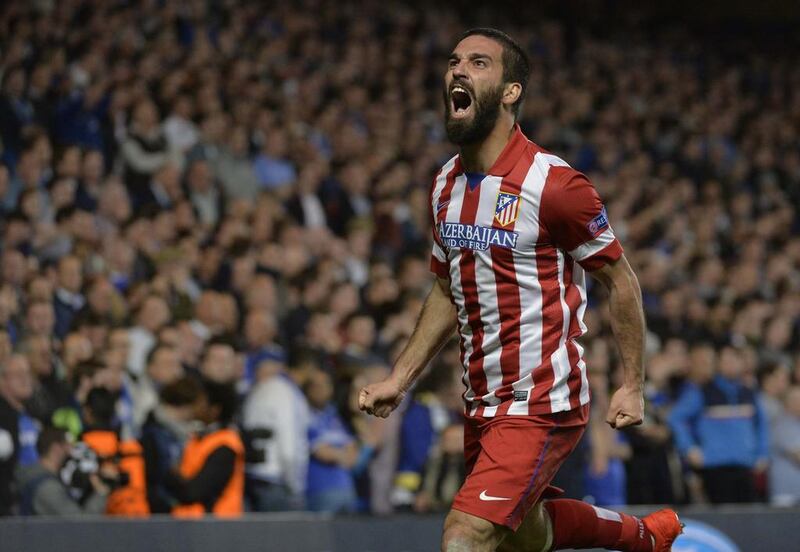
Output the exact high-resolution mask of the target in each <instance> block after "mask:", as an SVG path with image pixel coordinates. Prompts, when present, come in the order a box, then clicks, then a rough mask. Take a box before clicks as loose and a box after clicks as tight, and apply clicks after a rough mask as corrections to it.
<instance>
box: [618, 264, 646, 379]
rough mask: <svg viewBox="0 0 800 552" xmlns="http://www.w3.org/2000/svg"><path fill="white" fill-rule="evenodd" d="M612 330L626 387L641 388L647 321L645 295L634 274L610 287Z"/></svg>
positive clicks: (623, 276)
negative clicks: (645, 317)
mask: <svg viewBox="0 0 800 552" xmlns="http://www.w3.org/2000/svg"><path fill="white" fill-rule="evenodd" d="M609 309H610V313H611V329H612V330H613V332H614V338H615V339H616V341H617V346H618V347H619V352H620V356H621V357H622V364H623V368H624V385H625V386H627V387H637V388H641V386H642V385H643V383H644V335H645V321H644V311H643V310H642V292H641V290H640V289H639V282H638V280H637V279H636V275H634V274H633V272H628V273H625V274H624V275H620V276H619V277H617V278H615V279H614V280H613V281H612V285H611V286H610V287H609Z"/></svg>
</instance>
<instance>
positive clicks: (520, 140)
mask: <svg viewBox="0 0 800 552" xmlns="http://www.w3.org/2000/svg"><path fill="white" fill-rule="evenodd" d="M527 145H528V139H527V138H526V137H525V135H524V134H523V133H522V129H521V128H520V127H519V124H515V125H514V131H513V133H512V134H511V138H509V140H508V142H507V143H506V145H505V147H504V148H503V151H502V152H500V155H499V156H498V157H497V159H496V160H495V162H494V164H493V165H492V166H491V168H490V169H489V172H488V173H486V174H485V175H483V178H486V177H487V176H506V175H508V173H510V172H511V169H513V168H514V166H515V165H516V164H517V161H519V158H520V156H521V155H522V153H523V152H524V151H525V147H526V146H527ZM458 162H459V163H458V164H459V171H458V172H459V173H461V174H463V175H465V176H466V177H467V178H468V179H469V177H470V175H477V174H480V173H467V172H465V171H464V168H463V165H461V159H460V158H459V159H458ZM470 189H474V188H472V187H470Z"/></svg>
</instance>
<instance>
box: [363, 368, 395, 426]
mask: <svg viewBox="0 0 800 552" xmlns="http://www.w3.org/2000/svg"><path fill="white" fill-rule="evenodd" d="M405 396H406V392H405V390H404V389H403V388H402V387H401V386H400V384H399V382H397V381H396V380H395V379H393V378H392V377H389V378H388V379H385V380H383V381H381V382H378V383H372V384H370V385H367V386H366V387H363V388H362V389H361V391H360V392H359V393H358V407H359V408H360V409H361V410H363V411H364V412H366V413H367V414H372V415H373V416H378V417H380V418H386V417H387V416H389V414H391V413H392V411H393V410H394V409H395V408H397V407H398V406H399V405H400V403H401V402H402V401H403V397H405Z"/></svg>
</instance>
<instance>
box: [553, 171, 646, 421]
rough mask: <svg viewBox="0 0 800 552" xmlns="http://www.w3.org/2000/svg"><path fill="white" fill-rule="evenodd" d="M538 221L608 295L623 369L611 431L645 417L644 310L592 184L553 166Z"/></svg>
mask: <svg viewBox="0 0 800 552" xmlns="http://www.w3.org/2000/svg"><path fill="white" fill-rule="evenodd" d="M539 216H540V219H541V221H542V223H543V225H544V226H545V228H546V229H547V231H548V233H549V235H550V238H551V240H552V241H553V243H554V244H555V245H557V246H558V247H560V248H561V249H562V250H563V251H566V252H567V253H568V254H569V256H570V257H572V259H573V260H574V261H575V262H577V263H578V264H579V265H580V266H581V267H582V268H583V269H584V270H586V271H587V272H589V274H591V275H592V276H594V277H595V278H596V279H597V280H599V281H600V282H601V283H602V284H603V285H605V287H606V288H607V289H608V291H609V300H610V307H611V326H612V330H613V331H614V337H615V338H616V341H617V345H618V346H619V349H620V354H621V356H622V362H623V366H624V369H625V377H624V383H623V385H622V387H621V388H620V389H619V390H617V392H616V393H614V395H613V396H612V397H611V401H610V405H609V410H608V415H607V417H606V421H607V422H608V423H609V425H611V427H614V428H617V429H619V428H623V427H626V426H630V425H638V424H640V423H642V418H643V416H644V399H643V396H642V385H643V383H644V368H643V364H644V332H645V324H644V312H643V311H642V292H641V290H640V289H639V281H638V280H637V279H636V275H635V274H634V273H633V270H631V267H630V265H629V264H628V261H627V260H626V259H625V256H624V254H623V249H622V245H621V244H620V243H619V241H618V240H617V238H616V236H615V235H614V231H613V230H612V228H611V224H610V222H609V219H608V213H607V211H606V209H605V207H604V206H603V203H602V201H601V200H600V197H599V196H598V195H597V192H596V191H595V189H594V186H592V184H591V182H589V180H588V179H587V178H586V177H585V176H584V175H582V174H581V173H579V172H577V171H575V170H573V169H571V168H569V167H563V166H559V167H552V168H551V169H550V173H549V175H548V178H547V182H546V184H545V187H544V190H543V192H542V199H541V205H540V210H539Z"/></svg>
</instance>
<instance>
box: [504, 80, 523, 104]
mask: <svg viewBox="0 0 800 552" xmlns="http://www.w3.org/2000/svg"><path fill="white" fill-rule="evenodd" d="M521 95H522V85H521V84H520V83H518V82H510V83H508V84H506V86H505V89H504V90H503V100H502V101H503V105H505V106H510V105H512V104H514V103H515V102H516V101H517V100H518V99H519V97H520V96H521Z"/></svg>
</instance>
